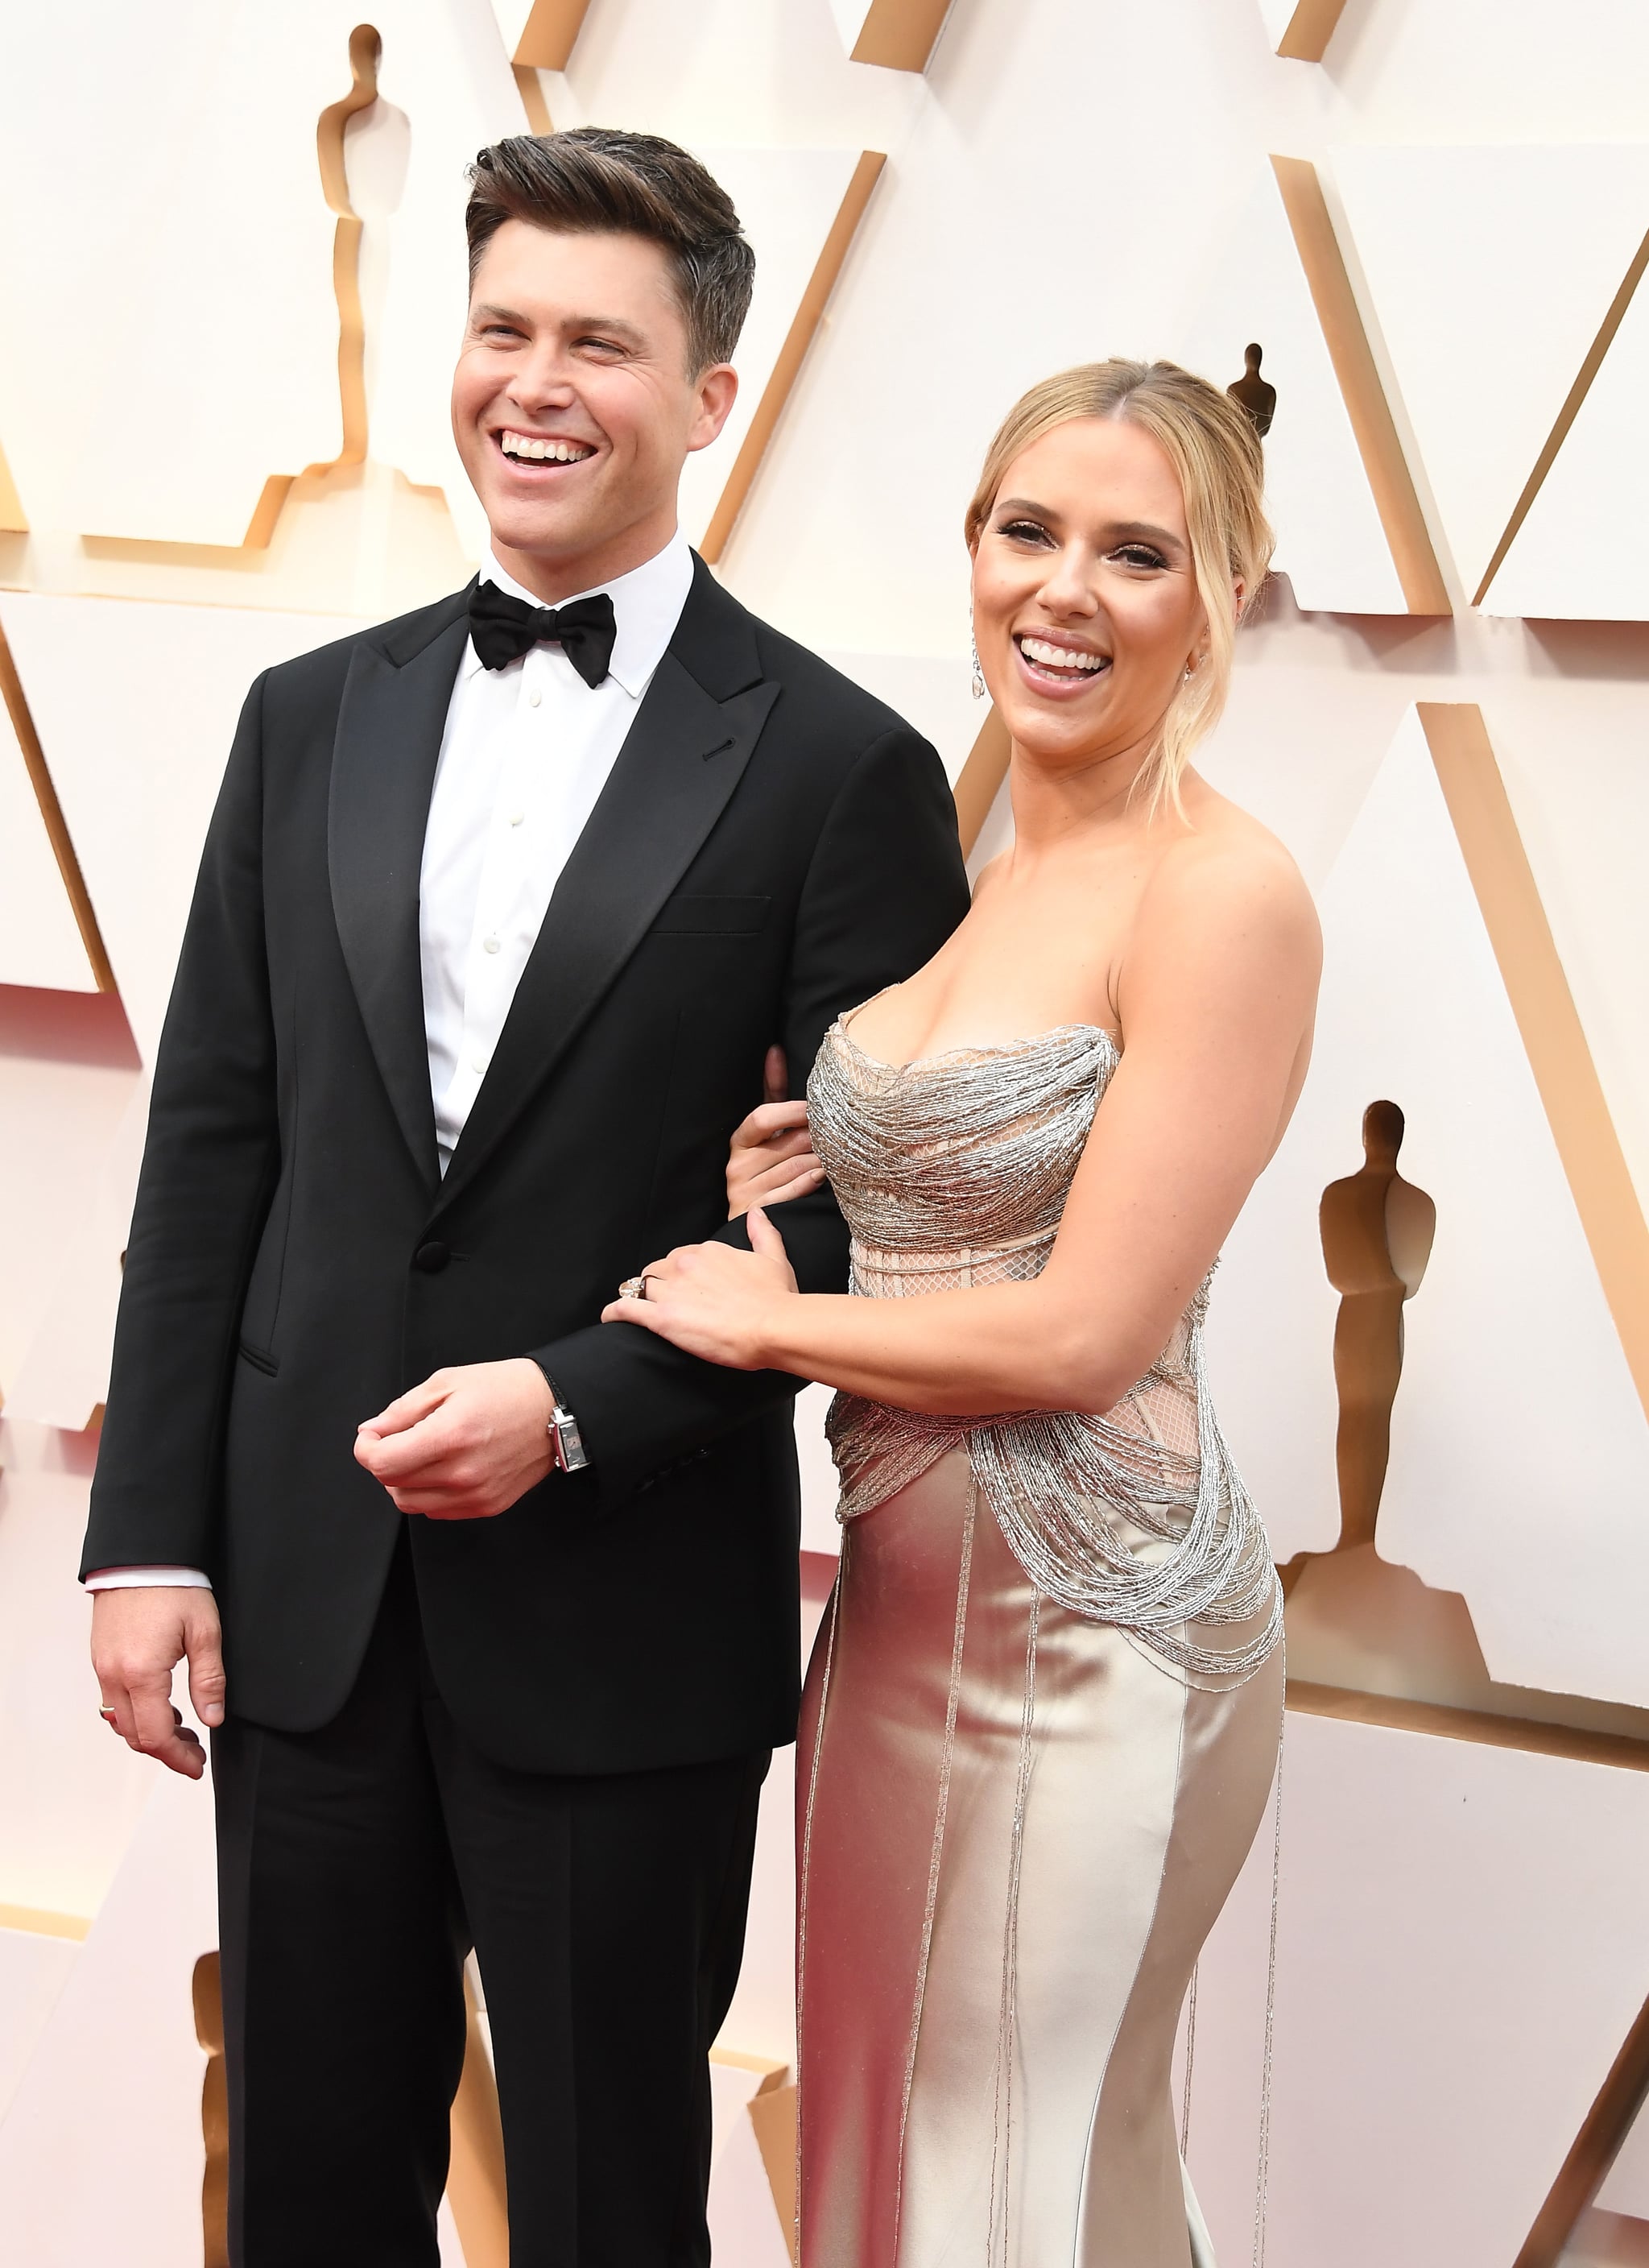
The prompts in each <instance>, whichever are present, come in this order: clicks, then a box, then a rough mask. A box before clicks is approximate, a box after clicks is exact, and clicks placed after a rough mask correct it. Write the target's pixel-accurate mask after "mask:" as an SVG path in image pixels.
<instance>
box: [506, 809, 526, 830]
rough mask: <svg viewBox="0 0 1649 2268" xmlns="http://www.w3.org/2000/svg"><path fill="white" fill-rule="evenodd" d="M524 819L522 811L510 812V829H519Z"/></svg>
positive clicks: (524, 815)
mask: <svg viewBox="0 0 1649 2268" xmlns="http://www.w3.org/2000/svg"><path fill="white" fill-rule="evenodd" d="M525 818H526V813H525V812H524V811H512V813H511V814H510V824H511V826H512V827H519V825H520V824H521V821H523V820H524V819H525Z"/></svg>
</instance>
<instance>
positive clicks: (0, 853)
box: [0, 702, 98, 992]
mask: <svg viewBox="0 0 1649 2268" xmlns="http://www.w3.org/2000/svg"><path fill="white" fill-rule="evenodd" d="M0 984H40V985H44V986H47V987H48V988H49V989H51V990H56V991H61V992H95V991H96V990H97V989H98V980H97V975H96V972H95V971H94V970H93V968H92V963H91V962H90V961H88V960H87V958H86V949H85V946H84V945H83V944H82V943H81V939H80V929H79V924H77V922H76V920H75V910H74V908H73V907H72V906H71V905H70V902H69V893H68V891H67V890H66V889H65V888H64V887H63V875H62V873H60V871H59V869H58V865H57V858H56V854H55V852H54V851H53V849H52V846H51V838H50V837H49V836H48V834H47V832H46V822H45V821H44V819H43V818H42V817H41V816H40V804H39V802H38V800H37V799H36V798H35V794H34V784H33V781H32V780H31V779H30V777H29V776H28V772H27V770H26V768H25V765H24V762H23V751H22V749H21V748H20V747H18V737H17V734H16V733H15V732H14V731H13V730H12V725H11V716H10V714H9V712H8V711H7V710H6V707H5V705H4V703H3V702H0Z"/></svg>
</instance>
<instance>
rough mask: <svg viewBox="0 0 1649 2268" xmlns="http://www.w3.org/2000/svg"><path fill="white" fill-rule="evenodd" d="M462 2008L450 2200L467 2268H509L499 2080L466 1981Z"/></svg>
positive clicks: (449, 2172)
mask: <svg viewBox="0 0 1649 2268" xmlns="http://www.w3.org/2000/svg"><path fill="white" fill-rule="evenodd" d="M464 2007H465V2018H466V2021H465V2036H464V2068H463V2073H462V2075H461V2076H460V2080H459V2082H458V2093H457V2095H455V2096H454V2097H453V2124H452V2132H453V2144H452V2149H453V2154H452V2159H451V2161H450V2163H449V2165H448V2168H447V2174H446V2201H447V2203H448V2204H449V2205H451V2206H452V2208H453V2220H454V2221H455V2222H456V2223H457V2226H458V2240H459V2242H460V2244H461V2245H462V2246H463V2248H464V2260H465V2263H466V2268H510V2217H509V2211H508V2207H507V2205H506V2202H505V2192H504V2126H503V2123H502V2120H501V2119H500V2117H499V2113H498V2082H497V2080H496V2079H495V2078H494V2077H493V2075H492V2063H491V2059H490V2057H489V2056H488V2053H487V2045H486V2042H485V2041H484V2039H483V2038H482V2032H481V2019H480V2016H479V2014H477V2011H476V2007H475V1993H474V1992H473V1991H472V1990H471V1989H470V1983H469V1979H468V1977H465V1979H464Z"/></svg>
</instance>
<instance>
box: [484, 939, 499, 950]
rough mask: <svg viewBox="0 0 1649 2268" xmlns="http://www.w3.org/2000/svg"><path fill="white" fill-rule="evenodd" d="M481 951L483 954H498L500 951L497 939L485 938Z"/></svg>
mask: <svg viewBox="0 0 1649 2268" xmlns="http://www.w3.org/2000/svg"><path fill="white" fill-rule="evenodd" d="M481 949H482V952H483V953H497V950H498V940H497V938H496V937H483V938H482V940H481Z"/></svg>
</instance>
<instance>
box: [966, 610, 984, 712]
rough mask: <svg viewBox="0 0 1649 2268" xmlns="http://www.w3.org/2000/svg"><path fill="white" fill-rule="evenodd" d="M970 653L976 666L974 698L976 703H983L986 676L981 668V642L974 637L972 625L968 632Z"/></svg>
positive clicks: (969, 626)
mask: <svg viewBox="0 0 1649 2268" xmlns="http://www.w3.org/2000/svg"><path fill="white" fill-rule="evenodd" d="M968 653H969V654H970V655H971V656H972V658H973V665H974V678H973V696H974V699H975V701H983V699H984V697H985V674H984V672H983V669H981V668H980V666H979V641H978V639H977V638H976V637H975V636H974V633H973V626H972V624H971V623H970V624H969V625H968Z"/></svg>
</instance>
